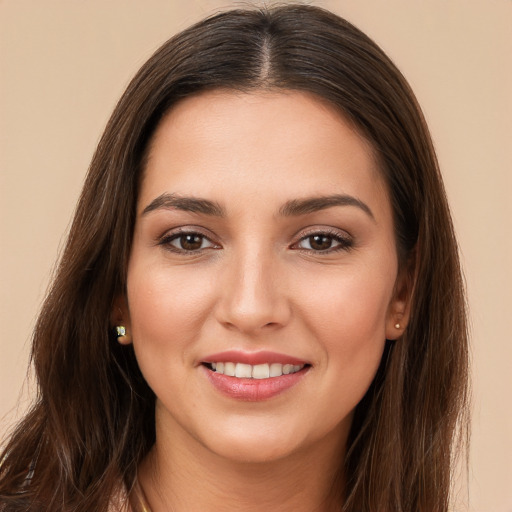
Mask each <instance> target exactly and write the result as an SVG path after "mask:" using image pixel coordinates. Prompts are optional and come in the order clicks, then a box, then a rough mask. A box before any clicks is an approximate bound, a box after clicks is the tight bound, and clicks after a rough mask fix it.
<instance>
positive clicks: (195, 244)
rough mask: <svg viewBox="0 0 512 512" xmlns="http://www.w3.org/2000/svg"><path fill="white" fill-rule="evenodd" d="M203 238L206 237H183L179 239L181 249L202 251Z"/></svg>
mask: <svg viewBox="0 0 512 512" xmlns="http://www.w3.org/2000/svg"><path fill="white" fill-rule="evenodd" d="M203 238H204V237H202V236H201V235H196V234H195V233H191V234H187V235H181V236H180V237H179V242H180V246H181V249H185V251H197V250H198V249H201V245H202V244H203Z"/></svg>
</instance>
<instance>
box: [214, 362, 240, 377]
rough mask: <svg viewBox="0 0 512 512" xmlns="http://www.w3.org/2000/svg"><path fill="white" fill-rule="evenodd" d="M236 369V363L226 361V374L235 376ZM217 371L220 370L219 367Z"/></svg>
mask: <svg viewBox="0 0 512 512" xmlns="http://www.w3.org/2000/svg"><path fill="white" fill-rule="evenodd" d="M235 369H236V365H235V363H224V375H229V376H230V377H234V376H235ZM217 371H219V370H218V369H217Z"/></svg>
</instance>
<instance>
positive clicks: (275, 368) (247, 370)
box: [205, 361, 306, 379]
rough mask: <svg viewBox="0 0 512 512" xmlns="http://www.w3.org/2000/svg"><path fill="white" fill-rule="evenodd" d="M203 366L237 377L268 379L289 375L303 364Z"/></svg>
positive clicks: (298, 369)
mask: <svg viewBox="0 0 512 512" xmlns="http://www.w3.org/2000/svg"><path fill="white" fill-rule="evenodd" d="M205 366H206V367H207V368H209V369H210V370H212V371H214V372H215V373H220V374H222V375H227V376H230V377H237V378H239V379H269V378H275V377H281V376H282V375H290V374H292V373H297V372H299V371H300V370H302V369H303V368H304V367H305V366H306V365H304V364H281V363H263V364H255V365H251V364H244V363H232V362H229V361H227V362H215V363H205Z"/></svg>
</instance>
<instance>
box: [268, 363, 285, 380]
mask: <svg viewBox="0 0 512 512" xmlns="http://www.w3.org/2000/svg"><path fill="white" fill-rule="evenodd" d="M269 373H270V375H269V376H270V377H280V376H281V375H283V365H282V364H281V363H272V364H271V365H270V368H269Z"/></svg>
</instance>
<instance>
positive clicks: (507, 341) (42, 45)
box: [0, 0, 512, 512]
mask: <svg viewBox="0 0 512 512" xmlns="http://www.w3.org/2000/svg"><path fill="white" fill-rule="evenodd" d="M315 3H316V4H317V5H323V6H326V7H328V8H331V9H332V10H334V11H335V12H337V13H339V14H341V15H344V16H345V17H347V18H348V19H349V20H350V21H352V22H354V23H355V24H356V25H358V26H359V27H360V28H362V29H363V30H364V31H366V32H368V33H369V34H370V35H371V36H372V37H373V38H374V39H375V40H376V41H377V42H378V43H379V44H380V45H381V46H382V47H383V48H384V49H385V50H386V51H387V52H388V53H389V54H390V56H391V57H392V58H393V59H394V60H395V62H396V63H397V65H398V66H399V67H400V69H401V70H402V71H403V72H404V74H405V75H406V77H407V78H408V79H409V81H410V82H411V84H412V86H413V89H414V90H415V91H416V93H417V96H418V98H419V100H420V103H421V104H422V106H423V108H424V110H425V113H426V117H427V120H428V122H429V124H430V127H431V130H432V133H433V137H434V141H435V144H436V148H437V150H438V154H439V158H440V161H441V166H442V169H443V172H444V176H445V181H446V186H447V189H448V195H449V198H450V201H451V205H452V208H453V214H454V217H455V223H456V228H457V230H458V234H459V238H460V245H461V252H462V258H463V261H464V265H465V269H466V276H467V282H468V290H469V302H470V307H471V317H472V331H473V363H474V364H473V373H474V414H473V418H474V421H473V442H472V451H471V459H470V460H471V465H470V474H469V482H468V484H467V485H466V483H465V482H462V483H461V489H462V491H461V502H460V503H459V504H458V505H456V510H466V509H469V510H472V511H476V512H512V398H511V394H512V339H511V335H510V328H509V324H508V320H509V315H510V314H511V312H512V297H511V291H510V290H511V289H512V279H511V274H512V273H511V270H510V267H511V265H512V230H511V227H512V226H511V219H512V206H511V203H512V201H511V197H510V196H511V194H512V178H511V176H512V172H511V171H512V165H511V164H512V152H511V148H510V146H511V145H512V100H511V96H512V92H511V91H512V62H511V60H512V1H511V0H423V1H420V0H338V1H322V0H318V1H317V2H315ZM230 5H233V4H232V3H231V2H229V1H224V2H219V1H214V0H195V1H178V0H167V1H164V0H160V1H157V0H151V1H148V0H81V1H79V0H32V1H29V0H3V1H2V0H0V88H1V89H0V166H1V172H0V251H1V252H0V258H1V260H0V431H1V432H4V431H5V429H6V427H7V426H8V425H9V424H11V423H12V421H13V419H14V418H15V417H16V416H17V415H18V416H19V414H21V413H22V411H23V410H24V407H25V406H26V403H27V397H28V396H30V386H28V385H24V380H25V375H26V366H27V360H28V354H29V339H30V331H31V328H32V327H33V324H34V319H35V316H36V314H37V310H38V308H39V306H40V304H41V300H42V297H43V295H44V292H45V289H46V287H47V284H48V280H49V277H50V274H51V271H52V268H53V265H54V261H55V259H56V257H57V255H58V253H59V249H60V248H61V247H62V244H63V240H64V234H65V232H66V230H67V227H68V224H69V220H70V218H71V215H72V212H73V208H74V205H75V202H76V199H77V196H78V193H79V190H80V187H81V184H82V180H83V177H84V173H85V170H86V168H87V166H88V162H89V160H90V158H91V155H92V152H93V150H94V147H95V144H96V143H97V141H98V138H99V136H100V133H101V131H102V128H103V126H104V124H105V122H106V120H107V117H108V115H109V113H110V112H111V110H112V108H113V106H114V104H115V102H116V100H117V98H118V97H119V95H120V94H121V92H122V91H123V89H124V88H125V86H126V85H127V83H128V80H129V79H130V77H131V76H132V75H133V73H134V72H135V71H136V70H137V69H138V67H139V66H140V65H141V64H142V63H143V62H144V60H145V59H146V58H147V57H149V55H150V54H151V53H152V52H153V50H155V49H156V48H157V47H158V46H159V45H160V44H161V43H162V42H163V41H164V40H166V39H167V38H168V37H169V36H170V35H171V34H173V33H174V32H175V31H177V30H179V29H182V28H184V27H186V26H187V25H189V24H190V23H191V22H192V21H194V20H196V19H198V18H199V17H201V16H203V15H205V14H207V13H211V12H212V11H213V10H215V9H216V8H218V7H226V6H230ZM22 387H24V390H25V392H24V394H23V395H22V396H23V397H25V398H22V401H21V403H20V405H19V406H16V404H17V401H18V398H19V397H20V390H21V389H22ZM467 488H468V489H469V500H470V505H469V508H468V505H464V504H462V503H463V502H464V495H465V494H466V493H467ZM411 512H412V511H411Z"/></svg>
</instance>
